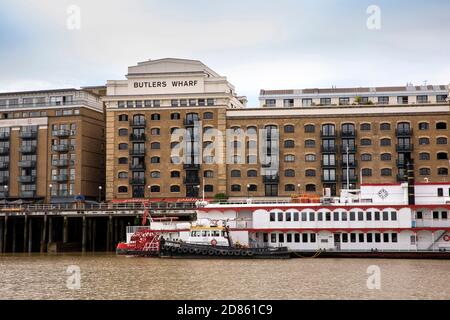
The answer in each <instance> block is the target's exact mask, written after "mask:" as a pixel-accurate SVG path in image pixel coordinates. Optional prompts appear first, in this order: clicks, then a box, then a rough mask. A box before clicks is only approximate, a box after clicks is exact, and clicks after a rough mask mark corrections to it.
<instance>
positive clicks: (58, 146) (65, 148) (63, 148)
mask: <svg viewBox="0 0 450 320" xmlns="http://www.w3.org/2000/svg"><path fill="white" fill-rule="evenodd" d="M52 151H55V152H67V151H69V145H68V144H55V145H53V146H52Z"/></svg>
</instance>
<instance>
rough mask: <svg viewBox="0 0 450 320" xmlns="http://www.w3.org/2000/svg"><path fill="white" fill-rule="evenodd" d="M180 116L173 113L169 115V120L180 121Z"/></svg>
mask: <svg viewBox="0 0 450 320" xmlns="http://www.w3.org/2000/svg"><path fill="white" fill-rule="evenodd" d="M180 119H181V116H180V114H179V113H178V112H174V113H171V114H170V120H180Z"/></svg>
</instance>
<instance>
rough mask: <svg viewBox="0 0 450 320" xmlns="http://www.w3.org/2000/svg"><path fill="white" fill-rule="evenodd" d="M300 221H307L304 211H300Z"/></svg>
mask: <svg viewBox="0 0 450 320" xmlns="http://www.w3.org/2000/svg"><path fill="white" fill-rule="evenodd" d="M302 221H307V219H306V212H302Z"/></svg>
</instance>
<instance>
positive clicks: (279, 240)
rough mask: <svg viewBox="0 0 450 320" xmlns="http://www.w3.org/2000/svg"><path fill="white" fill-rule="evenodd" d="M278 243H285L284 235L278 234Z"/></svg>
mask: <svg viewBox="0 0 450 320" xmlns="http://www.w3.org/2000/svg"><path fill="white" fill-rule="evenodd" d="M278 242H279V243H284V233H279V234H278Z"/></svg>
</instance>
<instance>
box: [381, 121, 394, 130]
mask: <svg viewBox="0 0 450 320" xmlns="http://www.w3.org/2000/svg"><path fill="white" fill-rule="evenodd" d="M380 130H382V131H387V130H391V124H390V123H388V122H385V123H381V124H380Z"/></svg>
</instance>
